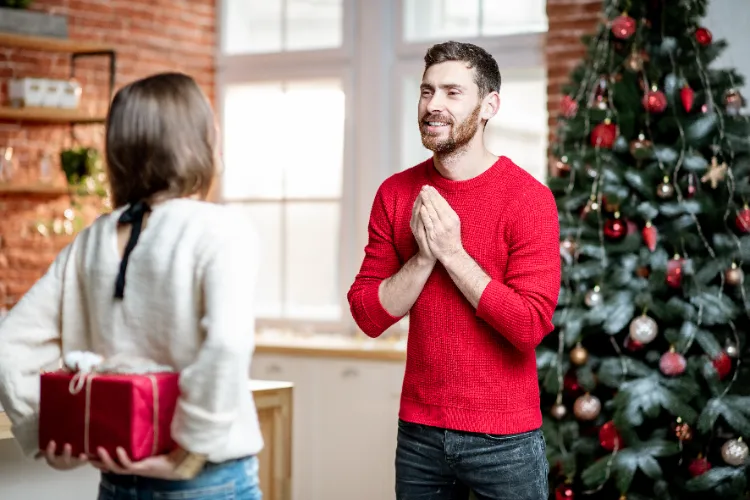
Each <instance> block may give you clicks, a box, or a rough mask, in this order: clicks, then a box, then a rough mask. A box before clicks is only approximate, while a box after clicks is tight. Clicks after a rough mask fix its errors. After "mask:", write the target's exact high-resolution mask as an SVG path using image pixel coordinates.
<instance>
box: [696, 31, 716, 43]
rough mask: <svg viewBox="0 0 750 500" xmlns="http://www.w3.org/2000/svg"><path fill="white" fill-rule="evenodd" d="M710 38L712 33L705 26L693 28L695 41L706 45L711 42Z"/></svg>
mask: <svg viewBox="0 0 750 500" xmlns="http://www.w3.org/2000/svg"><path fill="white" fill-rule="evenodd" d="M712 39H713V35H711V32H710V31H708V30H707V29H706V28H698V29H697V30H695V41H696V42H698V43H699V44H701V45H703V46H706V45H708V44H709V43H711V40H712Z"/></svg>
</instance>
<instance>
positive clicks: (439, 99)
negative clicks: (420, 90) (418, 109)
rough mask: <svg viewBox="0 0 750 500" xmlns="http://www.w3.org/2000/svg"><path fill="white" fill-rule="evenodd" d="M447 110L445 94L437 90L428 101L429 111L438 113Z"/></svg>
mask: <svg viewBox="0 0 750 500" xmlns="http://www.w3.org/2000/svg"><path fill="white" fill-rule="evenodd" d="M443 110H445V95H444V94H443V93H442V92H435V93H434V94H433V95H432V98H431V99H430V101H429V102H428V103H427V111H429V112H430V113H437V112H440V111H443Z"/></svg>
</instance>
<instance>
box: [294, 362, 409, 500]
mask: <svg viewBox="0 0 750 500" xmlns="http://www.w3.org/2000/svg"><path fill="white" fill-rule="evenodd" d="M311 363H312V364H314V366H315V369H314V371H315V372H316V380H317V385H316V388H315V394H316V397H315V408H316V413H317V415H316V417H315V418H314V420H315V421H316V422H318V423H319V427H318V428H317V429H316V432H315V437H314V440H313V446H314V449H315V455H316V463H315V473H314V475H313V479H314V488H313V491H314V495H311V496H310V497H308V498H309V499H310V500H348V499H351V498H357V500H384V499H388V498H394V470H393V468H394V465H393V462H394V457H395V449H396V432H397V429H398V423H397V418H398V406H399V397H400V392H401V379H402V373H403V365H402V364H401V363H394V362H374V361H363V360H330V359H319V360H311Z"/></svg>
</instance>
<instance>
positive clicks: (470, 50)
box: [424, 41, 500, 98]
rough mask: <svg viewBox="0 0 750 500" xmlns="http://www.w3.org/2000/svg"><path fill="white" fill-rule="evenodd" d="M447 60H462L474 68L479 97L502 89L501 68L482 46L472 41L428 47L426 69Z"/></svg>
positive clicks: (451, 42)
mask: <svg viewBox="0 0 750 500" xmlns="http://www.w3.org/2000/svg"><path fill="white" fill-rule="evenodd" d="M447 61H460V62H463V63H466V65H467V66H468V67H469V68H474V69H475V71H474V82H475V83H476V84H477V87H479V97H480V98H483V97H484V96H486V95H487V94H489V93H490V92H493V91H494V92H499V91H500V69H499V68H498V67H497V61H495V58H494V57H492V56H491V55H490V53H489V52H487V51H486V50H484V49H483V48H482V47H478V46H476V45H474V44H471V43H463V42H454V41H450V42H444V43H438V44H436V45H433V46H432V47H430V48H429V49H427V53H426V54H425V56H424V64H425V66H424V70H425V71H427V70H428V69H429V68H430V66H433V65H435V64H440V63H443V62H447Z"/></svg>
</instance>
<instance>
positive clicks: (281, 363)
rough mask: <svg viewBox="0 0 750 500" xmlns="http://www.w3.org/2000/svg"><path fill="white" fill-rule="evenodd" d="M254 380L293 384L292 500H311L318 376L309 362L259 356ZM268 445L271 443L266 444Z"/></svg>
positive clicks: (296, 358)
mask: <svg viewBox="0 0 750 500" xmlns="http://www.w3.org/2000/svg"><path fill="white" fill-rule="evenodd" d="M251 377H252V378H253V379H255V380H277V381H284V382H292V383H293V384H294V387H293V389H292V446H291V447H292V499H293V500H311V499H310V495H309V490H310V485H311V484H312V481H313V467H314V465H315V460H316V457H317V451H316V450H315V447H314V445H313V439H314V434H315V431H316V429H315V428H316V424H315V416H316V412H315V401H314V397H315V394H314V391H315V388H316V386H317V383H316V380H315V372H314V370H312V367H311V365H310V360H309V359H308V358H303V357H296V356H278V355H268V354H256V355H255V356H254V357H253V363H252V369H251ZM266 445H270V442H269V441H268V440H266Z"/></svg>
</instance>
